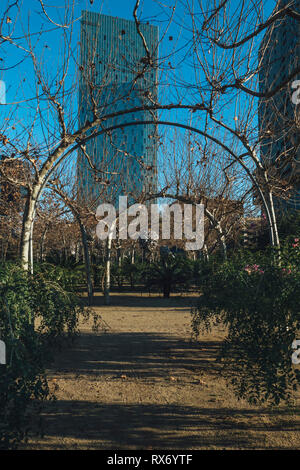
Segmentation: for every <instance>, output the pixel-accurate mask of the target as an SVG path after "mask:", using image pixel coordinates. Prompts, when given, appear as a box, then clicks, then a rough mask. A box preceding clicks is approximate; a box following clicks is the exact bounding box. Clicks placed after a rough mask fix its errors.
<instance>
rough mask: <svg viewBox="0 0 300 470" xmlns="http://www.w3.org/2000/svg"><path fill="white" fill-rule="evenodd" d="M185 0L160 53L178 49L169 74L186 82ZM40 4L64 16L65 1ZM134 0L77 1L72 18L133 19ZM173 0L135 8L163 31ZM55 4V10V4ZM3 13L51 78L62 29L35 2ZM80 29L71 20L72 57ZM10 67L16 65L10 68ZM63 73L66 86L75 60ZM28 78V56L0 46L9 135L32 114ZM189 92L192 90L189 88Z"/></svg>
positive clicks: (150, 0) (0, 117)
mask: <svg viewBox="0 0 300 470" xmlns="http://www.w3.org/2000/svg"><path fill="white" fill-rule="evenodd" d="M249 1H250V0H249ZM6 2H7V0H2V1H1V4H0V12H1V16H2V14H3V12H4V11H5V7H6ZM184 2H185V0H182V1H181V0H180V1H179V0H178V1H177V3H176V13H175V17H174V22H173V23H172V25H171V27H170V29H168V32H167V36H166V40H165V41H164V43H163V45H162V46H161V47H160V56H161V57H162V56H164V55H165V54H166V53H167V52H170V51H171V50H172V47H174V48H175V49H179V50H180V54H179V55H178V56H177V59H175V58H174V57H172V58H171V59H170V60H171V61H172V62H173V60H174V61H175V62H176V61H177V63H175V64H174V66H176V72H174V74H175V73H176V77H177V78H180V79H181V80H182V81H190V80H192V79H193V77H192V74H193V70H192V67H191V64H190V67H187V66H186V63H188V62H189V58H188V57H187V60H186V61H185V62H183V63H182V64H180V63H179V59H180V58H181V57H183V56H184V55H185V54H186V53H187V52H188V51H189V47H190V44H189V43H188V40H189V39H190V37H189V33H188V31H187V29H186V28H188V27H189V26H190V19H189V16H188V15H187V12H186V8H184V6H183V5H185V6H186V4H184ZM195 3H197V2H195ZM274 3H275V2H274V1H273V0H266V1H265V2H264V8H265V13H266V14H268V13H270V12H271V10H272V9H273V7H274ZM45 4H46V5H47V13H48V15H49V16H50V17H51V19H52V20H53V21H54V22H61V16H62V15H63V11H64V10H63V9H62V8H61V6H62V5H63V4H64V1H62V0H60V1H58V0H47V1H46V2H45ZM134 4H135V0H94V1H93V4H92V5H91V3H90V0H79V1H78V2H77V4H76V9H75V12H74V17H75V18H76V19H78V18H80V15H81V11H82V10H84V9H87V10H90V11H94V12H100V13H103V14H107V15H111V16H119V17H123V18H127V19H132V18H133V16H132V11H133V7H134ZM174 4H175V2H174V1H170V0H162V1H160V0H141V8H140V10H139V11H142V15H141V19H142V20H144V21H149V22H150V23H152V24H156V25H158V26H159V28H160V34H161V35H162V34H163V32H164V30H165V28H166V26H167V24H168V17H169V16H170V14H171V12H172V7H173V6H174ZM239 4H240V1H239V0H231V11H232V14H234V11H235V8H237V7H238V5H239ZM162 5H164V6H162ZM55 6H56V7H59V8H54V7H55ZM8 15H9V17H10V18H11V23H10V22H8V24H5V25H4V32H5V33H6V34H8V33H9V32H10V33H12V37H14V38H19V37H23V36H24V35H26V34H27V33H28V30H30V32H31V33H34V34H33V35H32V36H31V40H32V43H33V45H34V48H35V51H36V53H37V56H38V57H39V58H40V59H41V61H42V62H43V68H44V70H45V71H46V74H47V75H48V76H49V77H51V76H53V71H56V68H57V65H58V64H62V63H63V52H62V47H61V46H62V35H63V30H62V29H59V28H56V27H55V26H54V25H51V24H49V21H47V20H46V18H45V16H44V14H43V12H42V10H41V6H40V3H39V1H38V0H23V4H22V9H21V13H20V14H19V13H18V12H17V10H16V9H12V10H11V11H10V12H9V14H8ZM41 28H43V29H44V30H45V28H46V29H47V30H48V29H49V31H48V32H45V33H43V35H39V31H40V30H41ZM79 28H80V22H79V21H76V22H75V23H74V32H73V36H72V42H71V50H72V52H73V53H74V56H76V54H77V51H78V46H79ZM170 37H172V41H168V38H170ZM17 42H18V44H19V45H21V46H22V45H23V46H24V47H27V46H26V41H23V40H22V39H21V40H20V39H18V40H17ZM253 60H256V58H255V57H254V58H253ZM14 65H17V66H16V67H13V66H14ZM177 65H178V68H177ZM169 73H172V72H169ZM68 75H69V83H70V84H71V83H72V79H73V78H74V77H75V76H76V67H75V64H74V62H72V63H71V66H70V69H69V71H68ZM33 76H34V75H33V69H32V62H31V59H30V58H29V57H28V55H26V54H25V56H24V52H23V51H22V50H19V49H17V48H15V47H13V46H9V47H5V49H4V48H2V50H0V79H1V80H4V81H5V83H6V89H7V94H6V100H7V103H11V102H16V101H19V102H20V104H19V106H18V107H17V109H16V108H15V107H14V112H13V114H11V110H12V109H13V108H12V107H10V106H9V105H7V106H0V121H2V122H3V121H4V120H5V119H6V120H8V122H9V123H11V126H10V133H11V136H12V137H13V136H14V132H15V133H17V132H18V129H19V128H20V126H21V127H22V126H23V127H24V128H25V127H26V123H27V121H28V122H29V121H30V120H32V117H33V116H34V112H35V106H34V101H32V102H23V101H24V100H27V99H28V98H29V97H34V96H35V95H36V89H35V81H34V80H33ZM170 77H171V80H172V79H174V77H175V75H174V77H172V75H171V76H170ZM174 90H175V87H174ZM174 90H173V88H172V87H169V88H168V94H169V95H168V100H169V101H171V102H175V101H176V94H174V96H172V93H173V92H174ZM160 92H161V96H163V95H164V85H163V82H161V83H160ZM181 92H182V93H183V95H184V96H185V99H186V100H189V99H193V100H194V99H197V96H195V95H194V96H193V97H192V98H191V90H188V89H185V88H184V86H183V87H182V88H181ZM193 93H196V92H195V91H193ZM164 97H165V96H164ZM73 110H76V102H75V101H74V103H73ZM234 112H235V111H234V109H232V107H227V108H226V107H225V109H224V115H225V117H226V115H228V119H231V122H232V119H233V116H234ZM45 119H46V116H45ZM172 119H173V120H180V121H183V122H185V123H187V120H188V117H187V114H184V113H182V112H180V113H178V112H177V114H176V113H173V115H172ZM193 119H196V118H193ZM47 120H48V122H51V116H50V118H49V117H47ZM189 122H190V121H189ZM198 125H199V123H198ZM12 127H15V128H16V130H12ZM169 132H170V129H169ZM18 135H19V137H20V138H22V134H20V132H19V134H18ZM25 137H26V133H24V138H25ZM36 138H38V139H39V140H40V141H43V139H45V140H47V135H44V134H43V132H42V131H41V130H40V129H39V130H38V131H37V132H36Z"/></svg>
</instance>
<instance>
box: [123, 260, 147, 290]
mask: <svg viewBox="0 0 300 470" xmlns="http://www.w3.org/2000/svg"><path fill="white" fill-rule="evenodd" d="M121 269H122V274H123V277H124V279H125V280H127V282H129V283H130V287H131V288H132V289H134V288H135V287H136V285H137V284H139V283H140V282H142V280H143V269H144V265H143V263H141V262H135V263H132V262H131V259H130V258H127V257H126V258H124V259H123V261H122V267H121Z"/></svg>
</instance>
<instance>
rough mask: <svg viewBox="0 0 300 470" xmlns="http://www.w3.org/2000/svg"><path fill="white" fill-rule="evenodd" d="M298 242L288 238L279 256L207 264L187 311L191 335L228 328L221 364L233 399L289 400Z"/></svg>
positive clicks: (297, 314) (297, 321)
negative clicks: (200, 292)
mask: <svg viewBox="0 0 300 470" xmlns="http://www.w3.org/2000/svg"><path fill="white" fill-rule="evenodd" d="M297 240H298V239H296V241H295V239H294V240H287V242H286V243H285V245H284V246H283V248H282V250H281V254H280V256H279V254H278V253H277V252H274V251H266V252H264V253H262V254H259V253H252V254H249V253H246V254H243V253H240V254H239V255H238V256H236V257H234V258H232V259H230V260H229V261H227V262H225V263H222V264H220V265H219V266H218V267H216V266H210V268H211V269H208V272H207V273H206V276H204V277H203V286H202V290H203V295H201V296H200V298H199V301H198V305H197V307H196V308H195V309H193V310H192V327H193V331H194V334H195V336H196V337H197V336H198V335H199V333H200V332H201V331H202V330H209V329H210V328H211V327H212V325H214V323H215V321H216V320H218V321H219V320H222V321H223V322H224V324H225V326H226V327H227V328H228V336H227V338H226V340H225V342H224V345H223V348H222V350H221V355H220V360H222V361H223V364H224V373H225V374H226V376H227V378H228V380H229V381H230V382H231V384H232V385H233V386H234V389H235V391H236V393H237V394H238V396H239V397H241V398H246V399H248V400H249V401H250V402H251V403H257V402H271V403H275V404H278V403H279V402H280V401H281V400H289V399H290V397H291V396H292V392H293V390H295V389H296V388H297V385H298V384H299V381H300V377H299V371H297V370H296V369H295V368H294V366H293V365H292V361H291V356H292V352H293V351H292V348H291V346H292V342H293V340H294V339H295V336H296V335H297V331H298V330H299V328H300V270H299V261H300V248H299V242H298V241H297Z"/></svg>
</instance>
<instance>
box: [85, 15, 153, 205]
mask: <svg viewBox="0 0 300 470" xmlns="http://www.w3.org/2000/svg"><path fill="white" fill-rule="evenodd" d="M157 47H158V28H157V27H155V26H152V25H149V24H142V23H141V24H140V31H138V29H137V26H136V23H135V21H131V20H125V19H121V18H115V17H111V16H106V15H102V14H98V13H92V12H88V11H83V12H82V18H81V37H80V59H79V60H80V64H79V73H80V82H79V125H80V126H83V125H84V124H85V123H86V122H87V121H91V120H92V119H93V115H94V114H93V113H94V112H96V113H97V115H98V116H100V117H103V116H107V115H113V116H111V117H110V118H108V119H106V120H104V121H103V122H102V123H101V126H100V127H98V128H97V129H93V130H92V131H90V134H92V133H93V132H94V133H96V134H97V135H96V136H95V137H92V138H91V139H90V140H88V141H87V143H86V146H85V151H84V152H83V151H80V152H79V153H78V162H77V177H78V185H79V192H80V197H82V198H88V199H90V200H93V201H95V203H96V202H103V201H105V202H115V201H116V200H117V198H118V196H120V195H128V196H129V200H131V201H135V200H138V199H139V198H140V196H141V194H142V193H145V192H148V191H151V192H155V191H156V186H157V182H156V179H157V126H156V124H155V121H156V119H157V117H156V112H155V111H149V110H145V109H143V108H145V106H151V103H153V101H155V100H156V98H157V68H156V64H157V57H158V52H157ZM149 57H151V64H153V65H151V64H150V63H149ZM127 110H132V112H130V113H127V112H126V111H127ZM142 121H147V122H148V123H144V124H136V123H138V122H142ZM87 157H88V158H87ZM91 166H94V167H95V168H96V169H97V171H96V172H95V171H93V170H92V169H91Z"/></svg>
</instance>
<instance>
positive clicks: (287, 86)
mask: <svg viewBox="0 0 300 470" xmlns="http://www.w3.org/2000/svg"><path fill="white" fill-rule="evenodd" d="M287 5H289V6H290V8H291V9H292V10H295V11H297V12H300V1H299V0H281V2H280V3H279V4H278V5H277V10H279V9H281V8H282V7H284V6H287ZM274 13H276V11H274ZM299 57H300V26H299V21H297V20H296V19H294V18H292V17H289V16H284V17H283V18H281V19H279V20H277V21H276V22H274V23H272V24H271V25H269V27H268V28H267V30H266V32H265V35H264V38H263V40H262V43H261V47H260V54H259V58H258V62H259V63H258V66H259V85H260V89H259V91H260V92H261V93H263V94H264V95H265V96H264V97H262V98H261V99H260V104H259V116H258V117H259V132H260V155H261V159H262V160H263V161H264V163H265V164H266V165H267V166H269V167H270V175H271V180H272V168H273V169H274V170H275V169H276V173H275V172H274V175H275V177H276V178H278V176H280V177H281V178H282V180H284V181H285V182H286V187H287V188H288V187H290V188H291V189H290V190H289V191H286V192H284V191H282V195H280V194H277V196H276V197H275V198H274V203H275V207H276V210H277V212H279V213H280V212H285V211H287V210H299V209H300V182H299V176H300V138H299V128H298V125H297V121H298V119H299V116H298V117H297V113H299V111H298V108H296V106H295V104H294V103H293V100H292V93H293V91H294V90H293V88H292V82H293V80H297V79H299V78H300V75H299V76H295V77H294V78H293V80H289V79H288V78H289V77H290V76H291V74H292V73H293V72H294V71H295V70H296V69H297V68H298V67H299ZM281 85H284V86H281ZM276 89H277V90H278V91H277V92H276V93H275V94H272V96H270V97H268V93H269V92H272V91H273V90H276ZM274 185H275V186H278V184H277V185H276V180H274Z"/></svg>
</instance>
